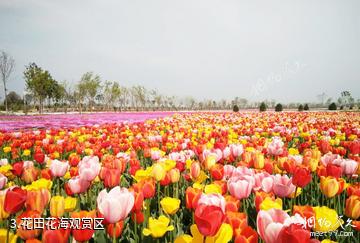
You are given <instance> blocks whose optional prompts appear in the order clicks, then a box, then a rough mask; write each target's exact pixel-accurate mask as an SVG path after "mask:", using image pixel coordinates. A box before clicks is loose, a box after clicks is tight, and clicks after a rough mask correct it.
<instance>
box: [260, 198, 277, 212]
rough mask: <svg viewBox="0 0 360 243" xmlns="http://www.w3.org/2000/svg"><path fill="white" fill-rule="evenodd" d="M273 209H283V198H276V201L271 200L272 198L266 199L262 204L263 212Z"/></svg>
mask: <svg viewBox="0 0 360 243" xmlns="http://www.w3.org/2000/svg"><path fill="white" fill-rule="evenodd" d="M272 208H276V209H282V200H281V198H276V199H275V200H273V199H271V198H270V197H266V198H265V199H264V201H262V203H261V204H260V209H261V210H265V211H266V210H269V209H272Z"/></svg>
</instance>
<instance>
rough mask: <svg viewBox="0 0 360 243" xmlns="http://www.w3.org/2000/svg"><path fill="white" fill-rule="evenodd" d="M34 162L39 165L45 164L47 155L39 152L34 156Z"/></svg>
mask: <svg viewBox="0 0 360 243" xmlns="http://www.w3.org/2000/svg"><path fill="white" fill-rule="evenodd" d="M34 160H35V161H36V162H38V163H39V164H42V163H44V160H45V154H44V153H42V152H37V153H35V154H34Z"/></svg>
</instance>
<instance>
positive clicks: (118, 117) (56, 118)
mask: <svg viewBox="0 0 360 243" xmlns="http://www.w3.org/2000/svg"><path fill="white" fill-rule="evenodd" d="M173 113H174V112H120V113H114V112H113V113H111V112H106V113H91V114H53V115H27V116H0V130H5V131H12V130H22V129H32V128H59V127H66V128H69V127H78V126H93V125H97V124H98V125H100V124H106V123H123V122H141V121H144V120H147V119H156V118H161V117H165V116H170V115H172V114H173Z"/></svg>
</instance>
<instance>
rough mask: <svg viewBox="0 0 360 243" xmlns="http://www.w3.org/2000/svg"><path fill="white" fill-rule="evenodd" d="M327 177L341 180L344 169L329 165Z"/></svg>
mask: <svg viewBox="0 0 360 243" xmlns="http://www.w3.org/2000/svg"><path fill="white" fill-rule="evenodd" d="M326 173H327V176H332V177H335V178H339V177H340V176H341V175H342V168H341V167H340V166H339V165H334V164H328V165H327V166H326Z"/></svg>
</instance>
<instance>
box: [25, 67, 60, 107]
mask: <svg viewBox="0 0 360 243" xmlns="http://www.w3.org/2000/svg"><path fill="white" fill-rule="evenodd" d="M24 78H25V84H26V89H27V90H28V91H29V92H31V93H32V94H33V95H34V97H35V98H36V99H38V101H39V112H40V113H42V112H43V106H44V100H45V99H46V98H47V97H50V98H51V97H53V95H54V92H55V90H56V89H57V87H58V83H57V82H56V81H55V80H54V79H53V78H52V77H51V75H50V73H49V72H48V71H47V70H42V68H40V67H38V66H37V65H36V64H35V63H30V64H29V65H28V66H26V69H25V71H24Z"/></svg>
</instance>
